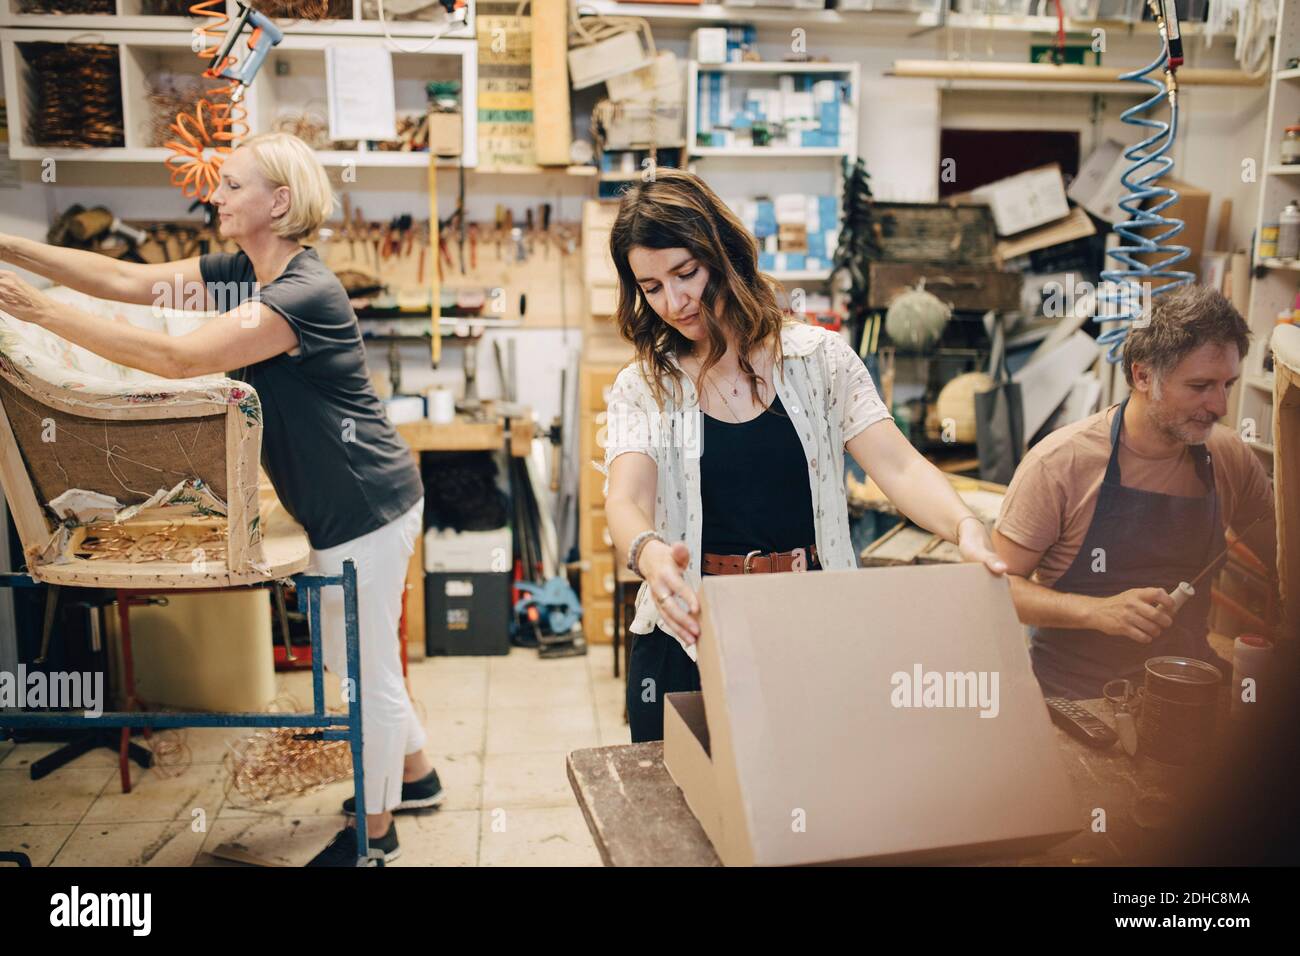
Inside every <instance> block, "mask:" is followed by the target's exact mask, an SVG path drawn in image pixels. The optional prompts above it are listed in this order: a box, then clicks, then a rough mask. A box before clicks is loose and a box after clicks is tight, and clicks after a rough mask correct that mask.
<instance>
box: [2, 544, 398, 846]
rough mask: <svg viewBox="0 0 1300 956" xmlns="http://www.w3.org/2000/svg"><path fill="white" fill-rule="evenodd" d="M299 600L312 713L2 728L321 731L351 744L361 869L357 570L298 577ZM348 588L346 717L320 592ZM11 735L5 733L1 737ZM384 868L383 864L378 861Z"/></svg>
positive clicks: (11, 721)
mask: <svg viewBox="0 0 1300 956" xmlns="http://www.w3.org/2000/svg"><path fill="white" fill-rule="evenodd" d="M292 580H293V583H294V586H295V587H296V588H297V589H298V594H299V599H300V600H301V598H302V596H304V595H305V596H306V598H307V608H308V617H307V622H308V627H309V630H310V632H311V670H312V712H311V713H307V714H302V713H298V714H257V713H245V714H211V713H189V712H185V713H178V712H167V711H105V712H104V713H102V714H100V715H99V716H98V717H87V716H84V714H83V715H80V716H79V715H77V714H75V713H72V712H67V713H39V714H36V713H25V712H17V711H8V710H4V711H0V728H14V729H19V728H29V727H30V728H51V727H53V728H67V729H74V730H77V729H86V728H94V729H99V728H104V727H150V728H152V727H302V728H321V729H319V730H317V731H316V732H315V733H312V734H309V735H304V736H306V737H308V738H310V739H314V740H346V741H348V745H349V749H350V750H351V751H352V783H353V792H354V795H355V797H356V803H357V807H356V810H357V812H356V817H355V820H356V831H357V865H358V866H361V865H364V864H366V863H368V862H369V857H370V841H369V839H368V837H367V834H366V788H365V772H364V770H363V767H362V762H361V644H360V627H359V620H360V619H359V617H358V615H357V569H356V565H355V564H354V563H353V562H352V561H351V560H347V561H344V562H343V573H342V574H337V575H323V574H297V575H294V577H293V579H292ZM37 583H38V582H36V581H34V580H33V579H32V578H31V577H30V576H29V575H26V574H0V587H9V588H13V587H34V586H37ZM323 587H342V588H343V619H344V641H345V646H346V649H347V674H346V675H343V687H344V699H345V700H346V701H347V704H348V712H347V716H346V717H345V716H343V715H340V714H330V713H327V712H326V710H325V663H324V655H323V654H322V651H321V636H320V623H321V610H320V590H321V588H323ZM133 593H136V594H145V593H148V594H165V593H167V592H166V589H161V590H157V589H155V590H148V589H146V590H141V591H135V592H133ZM4 736H7V734H0V738H3V737H4ZM379 865H381V866H382V865H383V863H382V861H379Z"/></svg>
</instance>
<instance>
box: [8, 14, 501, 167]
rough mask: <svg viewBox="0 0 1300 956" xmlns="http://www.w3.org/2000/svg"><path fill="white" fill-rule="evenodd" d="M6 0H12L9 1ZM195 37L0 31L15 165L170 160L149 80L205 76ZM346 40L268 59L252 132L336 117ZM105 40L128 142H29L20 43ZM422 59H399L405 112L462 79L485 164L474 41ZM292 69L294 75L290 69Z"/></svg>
mask: <svg viewBox="0 0 1300 956" xmlns="http://www.w3.org/2000/svg"><path fill="white" fill-rule="evenodd" d="M0 2H3V0H0ZM191 37H192V34H191V32H190V30H189V29H188V28H187V29H183V30H149V31H146V30H104V31H92V32H80V33H72V32H71V31H68V30H62V29H60V30H54V29H35V28H27V27H25V26H24V27H22V28H5V29H3V30H0V48H2V49H3V58H4V73H5V76H4V84H5V98H6V100H7V101H8V104H9V117H10V119H9V127H10V146H9V150H10V155H11V156H12V157H13V158H14V159H28V160H44V159H47V158H50V159H55V160H58V161H70V162H76V161H93V162H105V161H107V162H125V163H161V162H163V161H164V160H165V159H166V158H167V157H168V156H170V155H171V152H170V150H168V149H166V148H164V147H158V146H153V145H152V144H151V142H150V137H149V129H148V128H149V125H150V114H149V112H148V110H149V107H148V95H147V93H148V79H149V77H150V75H151V74H153V73H155V72H157V71H158V70H168V71H173V72H179V73H183V74H189V75H193V76H198V75H199V74H200V72H201V68H202V66H203V62H202V60H200V59H199V57H198V56H197V55H195V53H194V52H193V49H192V48H191ZM343 39H345V38H344V37H342V36H340V35H337V34H298V33H294V34H288V35H286V36H285V38H284V41H283V42H282V43H281V44H280V45H279V46H277V47H276V48H275V49H274V50H273V51H271V53H270V54H269V55H268V56H267V61H266V62H265V63H264V64H263V65H262V68H261V70H260V71H259V72H258V75H257V77H256V78H255V80H254V81H253V83H252V85H251V86H250V87H249V88H248V91H247V94H246V96H245V99H244V104H245V108H246V110H247V117H248V123H249V129H250V132H251V133H260V132H265V131H267V130H270V129H271V128H273V124H274V122H275V121H276V119H277V117H278V116H280V115H282V114H283V113H285V112H287V111H296V112H302V111H304V110H307V109H309V108H311V109H314V111H315V112H318V113H320V114H321V116H322V117H324V116H325V115H326V114H327V103H326V99H325V96H326V75H325V50H326V49H327V48H328V47H329V46H331V45H333V44H336V43H338V42H340V41H341V40H343ZM346 39H347V42H350V43H362V44H367V43H378V44H384V43H386V40H384V39H383V38H382V37H380V38H376V37H373V36H356V37H347V38H346ZM39 41H48V42H56V43H105V44H110V45H114V46H117V47H118V50H119V65H120V82H121V84H122V110H123V122H124V132H125V145H124V146H122V147H112V148H103V149H81V148H76V147H50V146H41V145H39V144H35V143H32V142H30V141H29V139H28V129H27V125H28V124H27V120H28V116H27V110H28V108H29V95H28V89H29V73H30V67H29V66H28V64H27V61H26V59H25V58H24V57H23V55H22V53H21V50H20V44H23V43H28V42H39ZM420 45H421V48H422V49H421V52H419V53H403V52H394V53H393V80H394V85H395V99H396V106H397V109H398V111H399V112H405V111H410V112H419V111H421V110H422V109H423V108H424V104H425V100H426V97H425V94H424V84H425V83H427V82H428V81H430V80H436V79H458V80H460V82H461V116H462V144H463V149H464V157H463V159H464V164H465V166H466V167H467V168H472V167H474V166H475V165H476V164H477V162H478V135H477V122H476V118H477V115H478V107H477V92H478V81H477V77H478V45H477V42H476V41H474V40H464V39H428V40H426V41H425V42H424V43H422V44H420ZM286 71H287V72H286ZM318 155H319V156H320V159H321V162H323V163H324V164H325V165H327V166H331V165H335V166H345V165H353V166H356V167H377V168H401V167H408V168H416V167H426V166H428V164H429V155H428V153H418V152H410V153H401V152H384V151H368V150H365V149H358V150H354V151H338V150H323V151H320V152H319V153H318ZM439 165H440V166H449V167H454V166H455V165H456V160H455V159H453V158H444V159H440V160H439Z"/></svg>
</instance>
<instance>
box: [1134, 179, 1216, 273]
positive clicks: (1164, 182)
mask: <svg viewBox="0 0 1300 956" xmlns="http://www.w3.org/2000/svg"><path fill="white" fill-rule="evenodd" d="M1159 185H1161V186H1167V187H1168V188H1170V189H1172V190H1174V192H1176V193H1178V201H1177V202H1175V203H1174V204H1173V205H1172V206H1170V207H1169V208H1168V209H1165V210H1164V211H1163V212H1161V213H1160V215H1161V216H1163V217H1164V218H1166V219H1181V220H1182V221H1183V231H1182V232H1180V233H1179V234H1178V235H1176V236H1174V237H1172V238H1171V239H1168V240H1166V245H1179V246H1186V247H1187V248H1188V249H1189V250H1190V252H1191V254H1190V255H1189V256H1188V257H1187V258H1186V259H1184V260H1183V261H1182V262H1180V263H1178V264H1177V265H1175V266H1174V267H1173V268H1174V269H1176V270H1178V271H1180V272H1191V273H1193V274H1195V275H1197V276H1199V275H1200V274H1201V253H1202V252H1204V251H1205V233H1206V229H1207V227H1208V225H1209V222H1210V192H1209V190H1207V189H1200V188H1198V187H1196V186H1193V185H1192V184H1191V183H1185V182H1183V181H1182V180H1180V179H1174V178H1172V177H1169V176H1166V177H1164V178H1163V179H1161V180H1160V183H1159ZM1152 231H1153V230H1150V229H1144V230H1142V232H1143V234H1144V235H1151V233H1152ZM1136 258H1137V259H1139V260H1140V261H1142V262H1148V263H1151V262H1159V261H1161V260H1163V259H1166V258H1168V256H1154V255H1152V256H1137V257H1136Z"/></svg>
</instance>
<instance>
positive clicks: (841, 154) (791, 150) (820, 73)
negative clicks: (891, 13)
mask: <svg viewBox="0 0 1300 956" xmlns="http://www.w3.org/2000/svg"><path fill="white" fill-rule="evenodd" d="M620 6H621V5H620ZM733 9H734V8H733ZM760 9H761V8H760ZM788 12H789V11H787V13H788ZM798 12H799V13H801V14H802V13H806V12H808V11H798ZM813 12H816V11H813ZM913 16H914V14H913ZM702 73H724V74H729V75H732V76H741V77H759V78H772V82H773V83H774V82H775V77H777V76H780V75H782V74H811V75H813V76H815V77H819V78H830V77H835V78H841V79H847V80H848V86H849V102H848V107H849V109H848V110H847V111H846V112H847V113H848V116H849V124H848V126H847V128H841V130H840V143H839V145H838V146H804V147H800V146H789V145H781V146H771V147H768V146H699V145H696V119H697V116H698V113H699V79H700V74H702ZM860 95H861V85H860V83H859V65H858V64H857V63H798V62H785V61H765V62H761V63H718V64H700V63H698V62H696V61H695V60H691V61H690V62H689V64H688V66H687V76H686V143H687V145H686V155H687V157H688V161H689V160H704V161H706V162H707V161H708V160H709V159H711V158H725V159H739V160H742V161H744V162H745V163H751V162H754V163H760V162H770V161H773V160H777V161H779V160H795V159H808V158H812V159H823V160H830V161H831V162H830V164H829V165H830V166H831V176H830V181H831V184H832V185H831V187H830V190H829V194H830V195H833V196H835V198H836V202H837V203H838V202H839V198H840V195H841V193H842V192H843V177H842V176H841V163H842V161H843V160H844V159H846V158H847V159H852V158H853V157H854V156H856V155H857V152H858V123H857V117H858V108H859V97H860ZM774 181H775V180H774ZM768 274H769V275H771V276H772V277H773V278H775V279H777V280H778V281H779V282H782V283H784V284H786V285H790V284H792V283H799V282H807V283H814V284H820V283H824V282H827V281H828V280H829V279H830V276H831V270H830V269H791V270H781V271H770V272H769V273H768Z"/></svg>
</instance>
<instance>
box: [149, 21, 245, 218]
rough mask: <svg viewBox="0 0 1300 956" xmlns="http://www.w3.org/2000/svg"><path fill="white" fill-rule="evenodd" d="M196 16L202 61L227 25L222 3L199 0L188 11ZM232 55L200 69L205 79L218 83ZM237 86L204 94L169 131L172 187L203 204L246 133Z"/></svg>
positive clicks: (213, 51) (214, 52) (219, 41)
mask: <svg viewBox="0 0 1300 956" xmlns="http://www.w3.org/2000/svg"><path fill="white" fill-rule="evenodd" d="M190 13H191V14H192V15H193V16H195V17H207V18H208V20H207V21H206V22H205V23H203V24H202V25H200V26H198V27H195V29H194V35H195V36H196V37H199V38H201V40H202V47H201V49H198V50H196V51H195V52H196V53H197V54H198V55H199V57H200V58H201V59H203V60H204V61H205V62H206V61H211V60H212V58H213V57H215V56H216V55H217V54H218V53H219V52H220V51H221V46H222V42H223V40H224V38H225V28H226V26H227V25H228V24H229V22H230V17H229V16H228V15H227V14H226V9H225V0H199V2H198V3H195V4H194V5H193V6H191V7H190ZM235 62H236V60H235V57H233V56H227V57H226V58H225V59H224V60H222V61H221V62H220V63H218V64H217V65H216V66H214V67H209V68H208V69H205V70H204V71H203V75H204V76H205V77H207V78H208V79H217V78H219V77H220V76H221V73H222V71H224V70H225V69H226V68H227V67H228V66H230V65H232V64H233V63H235ZM239 85H240V84H239V83H238V82H235V81H231V82H230V83H228V84H226V85H225V86H219V87H214V88H212V89H210V90H208V91H207V94H206V95H205V96H204V97H202V98H201V99H200V100H199V101H198V102H197V103H196V104H195V105H194V109H193V110H192V111H190V112H185V113H180V114H178V115H177V117H176V122H175V123H173V124H172V125H171V130H172V132H173V133H175V134H176V136H177V137H178V138H177V139H172V140H168V141H167V144H166V146H167V148H168V149H170V150H171V151H172V153H173V155H171V156H169V157H168V158H167V159H166V161H165V165H166V166H167V168H168V169H170V170H171V174H172V175H171V180H172V185H173V186H178V187H180V190H181V192H182V193H183V194H184V195H185V196H187V197H190V198H192V199H198V200H200V201H201V202H207V201H208V200H209V199H210V198H211V197H212V193H213V191H215V190H216V188H217V185H218V183H220V181H221V164H222V162H223V161H224V159H225V157H226V156H227V155H228V154H229V153H230V151H231V150H232V149H234V148H235V143H236V142H237V141H238V140H240V139H242V138H243V137H245V136H247V135H248V122H247V116H248V112H247V110H245V108H244V106H243V104H242V103H240V102H237V101H236V100H235V98H234V95H235V91H236V90H237V89H238V88H239Z"/></svg>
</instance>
